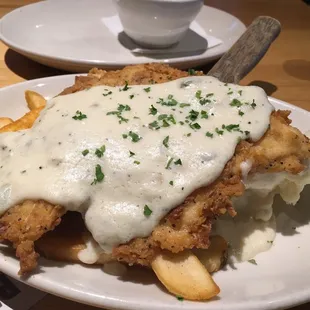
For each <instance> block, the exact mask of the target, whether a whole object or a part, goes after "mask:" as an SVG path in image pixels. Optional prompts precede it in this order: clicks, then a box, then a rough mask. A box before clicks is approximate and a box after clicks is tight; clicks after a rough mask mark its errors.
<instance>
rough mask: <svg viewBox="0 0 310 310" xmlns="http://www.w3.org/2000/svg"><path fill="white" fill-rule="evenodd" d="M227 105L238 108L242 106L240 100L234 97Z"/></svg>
mask: <svg viewBox="0 0 310 310" xmlns="http://www.w3.org/2000/svg"><path fill="white" fill-rule="evenodd" d="M229 105H230V106H232V107H237V108H240V107H241V106H242V103H241V101H240V100H238V99H236V98H235V99H233V100H232V102H231V103H230V104H229Z"/></svg>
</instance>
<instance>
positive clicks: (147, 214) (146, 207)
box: [143, 205, 153, 217]
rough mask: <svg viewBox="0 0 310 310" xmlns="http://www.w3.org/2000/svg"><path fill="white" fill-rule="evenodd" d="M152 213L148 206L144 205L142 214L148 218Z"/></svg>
mask: <svg viewBox="0 0 310 310" xmlns="http://www.w3.org/2000/svg"><path fill="white" fill-rule="evenodd" d="M152 213H153V211H152V210H151V209H150V208H149V206H148V205H145V206H144V210H143V214H144V215H145V216H146V217H148V216H150V215H151V214H152Z"/></svg>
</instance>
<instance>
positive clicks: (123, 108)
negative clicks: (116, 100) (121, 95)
mask: <svg viewBox="0 0 310 310" xmlns="http://www.w3.org/2000/svg"><path fill="white" fill-rule="evenodd" d="M117 110H118V111H119V112H123V111H130V110H131V108H130V106H129V105H128V104H126V105H123V104H119V105H118V107H117Z"/></svg>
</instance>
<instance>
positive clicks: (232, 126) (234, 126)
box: [222, 124, 240, 132]
mask: <svg viewBox="0 0 310 310" xmlns="http://www.w3.org/2000/svg"><path fill="white" fill-rule="evenodd" d="M222 128H223V129H226V130H227V131H229V132H232V131H240V127H239V125H238V124H230V125H226V126H225V125H223V126H222Z"/></svg>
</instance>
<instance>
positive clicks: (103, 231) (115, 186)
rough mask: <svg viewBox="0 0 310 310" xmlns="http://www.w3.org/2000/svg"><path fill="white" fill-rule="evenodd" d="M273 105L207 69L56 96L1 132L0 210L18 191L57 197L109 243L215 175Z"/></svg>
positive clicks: (147, 229)
mask: <svg viewBox="0 0 310 310" xmlns="http://www.w3.org/2000/svg"><path fill="white" fill-rule="evenodd" d="M272 110H273V107H272V106H271V105H270V103H269V102H268V99H267V96H266V94H265V92H264V91H263V90H262V89H260V88H258V87H253V86H251V87H241V86H237V85H233V84H224V83H221V82H220V81H218V80H217V79H215V78H213V77H187V78H182V79H179V80H176V81H171V82H168V83H165V84H156V85H144V86H143V85H142V86H141V85H140V86H130V87H128V86H125V87H123V86H122V87H108V86H97V87H92V88H90V89H88V90H84V91H80V92H77V93H74V94H69V95H65V96H59V97H56V98H54V99H52V100H50V101H49V102H48V104H47V106H46V108H45V109H44V110H43V111H42V112H41V115H40V116H39V118H38V119H37V120H36V122H35V124H34V126H33V127H32V128H31V129H29V130H25V131H20V132H11V133H2V134H1V135H0V162H1V164H0V214H2V213H3V212H5V211H6V210H7V209H8V208H10V207H11V206H14V205H15V204H17V203H19V202H21V201H23V200H25V199H44V200H46V201H48V202H50V203H53V204H59V205H61V206H63V207H64V208H66V209H67V210H72V211H79V212H81V213H82V215H83V216H84V219H85V223H86V226H87V228H88V229H89V231H90V232H91V234H92V235H93V237H94V239H95V240H96V241H97V242H98V244H99V245H100V247H101V248H102V249H104V250H105V251H106V252H109V251H111V250H112V248H113V247H115V246H117V245H119V244H122V243H126V242H128V241H129V240H131V239H132V238H135V237H144V236H147V235H149V234H150V233H151V232H152V230H153V229H154V227H155V226H156V225H157V224H158V223H159V221H160V219H162V218H163V217H164V216H165V215H166V214H167V213H168V212H169V211H170V210H171V209H173V208H174V207H176V206H177V205H179V204H180V203H182V202H183V201H184V199H185V198H186V197H187V196H188V195H189V194H190V193H192V192H193V191H194V190H195V189H197V188H199V187H202V186H205V185H208V184H210V183H211V182H213V181H214V180H215V179H216V178H217V177H218V176H219V175H220V174H221V172H222V170H223V168H224V166H225V164H226V163H227V162H228V161H229V160H230V158H231V157H232V156H233V154H234V152H235V148H236V145H237V143H238V141H239V140H240V139H246V138H251V139H252V140H254V141H256V140H258V139H260V138H261V137H262V136H263V134H264V133H265V131H266V130H267V129H268V126H269V118H270V114H271V112H272ZM81 255H82V254H81ZM94 259H95V258H93V260H94ZM84 260H85V261H87V258H85V259H84ZM90 260H91V259H90Z"/></svg>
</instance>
